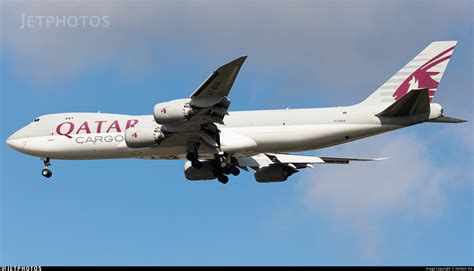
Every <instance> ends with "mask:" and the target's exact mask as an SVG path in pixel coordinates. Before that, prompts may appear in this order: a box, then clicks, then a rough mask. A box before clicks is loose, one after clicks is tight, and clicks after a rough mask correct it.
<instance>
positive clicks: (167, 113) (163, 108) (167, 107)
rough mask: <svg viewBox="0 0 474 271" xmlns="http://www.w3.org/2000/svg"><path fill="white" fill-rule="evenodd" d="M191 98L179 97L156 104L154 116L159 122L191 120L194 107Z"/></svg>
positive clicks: (168, 122)
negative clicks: (190, 103) (191, 104)
mask: <svg viewBox="0 0 474 271" xmlns="http://www.w3.org/2000/svg"><path fill="white" fill-rule="evenodd" d="M189 102H190V99H179V100H173V101H169V102H165V103H159V104H156V105H155V107H154V109H153V117H154V118H155V121H156V123H158V124H172V123H177V122H182V121H186V120H189V119H190V118H191V117H192V115H193V113H194V112H193V109H192V108H191V106H190V105H189Z"/></svg>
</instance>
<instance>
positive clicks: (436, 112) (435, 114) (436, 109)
mask: <svg viewBox="0 0 474 271" xmlns="http://www.w3.org/2000/svg"><path fill="white" fill-rule="evenodd" d="M441 116H443V107H442V106H441V105H440V104H437V103H431V104H430V116H429V119H436V118H439V117H441Z"/></svg>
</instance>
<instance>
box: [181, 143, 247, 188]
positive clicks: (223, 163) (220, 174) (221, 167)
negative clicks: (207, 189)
mask: <svg viewBox="0 0 474 271" xmlns="http://www.w3.org/2000/svg"><path fill="white" fill-rule="evenodd" d="M199 146H200V143H195V144H194V145H190V146H188V153H187V154H186V159H188V160H189V161H190V162H191V165H192V166H193V167H194V168H196V169H201V168H202V167H203V163H202V162H201V161H199V154H198V149H199ZM211 163H212V168H213V170H212V171H213V173H214V176H216V178H217V180H218V181H219V182H221V183H223V184H226V183H228V182H229V177H227V175H231V174H232V175H234V176H237V175H239V174H240V169H239V168H238V167H236V166H235V165H237V161H236V160H235V159H234V158H232V157H230V156H229V155H228V154H225V153H223V152H222V153H219V154H216V155H215V158H214V160H211Z"/></svg>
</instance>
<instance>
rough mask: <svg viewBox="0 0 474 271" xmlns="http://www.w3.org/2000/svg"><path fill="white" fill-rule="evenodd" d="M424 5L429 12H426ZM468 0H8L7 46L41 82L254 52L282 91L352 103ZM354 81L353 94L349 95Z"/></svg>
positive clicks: (462, 18) (462, 15)
mask: <svg viewBox="0 0 474 271" xmlns="http://www.w3.org/2000/svg"><path fill="white" fill-rule="evenodd" d="M426 5H429V6H430V9H429V12H422V13H419V12H418V10H419V9H420V8H423V7H424V6H426ZM470 5H471V1H455V2H449V3H448V2H445V1H439V2H437V1H416V2H413V3H412V2H403V1H384V2H378V1H364V2H360V1H358V2H353V1H297V2H293V1H292V2H272V3H271V4H269V3H268V2H267V1H244V2H233V1H223V2H221V1H199V2H193V1H173V2H169V1H139V2H132V1H119V2H116V1H114V2H111V1H95V2H94V1H85V2H82V1H81V2H79V1H67V2H66V1H64V2H58V1H41V2H40V1H7V2H5V3H4V4H3V13H2V30H3V32H4V35H3V36H4V37H3V39H4V42H3V44H4V45H3V46H4V47H5V48H7V50H8V51H7V52H9V55H11V59H12V61H13V63H14V64H15V70H16V72H17V74H19V75H20V76H21V77H23V78H25V80H32V81H33V82H52V81H55V80H59V81H67V80H72V79H74V78H77V77H78V76H80V75H81V74H82V73H84V72H86V71H87V70H90V69H92V68H97V67H101V65H105V64H107V63H116V66H117V67H119V69H120V70H121V71H122V73H123V74H129V73H130V72H132V74H133V75H138V74H141V73H144V72H145V73H146V72H151V71H150V70H156V69H157V67H159V65H160V63H161V62H162V60H161V59H160V57H161V56H164V55H170V54H171V55H172V56H177V55H179V56H190V57H193V58H202V57H206V58H207V60H209V61H210V60H211V59H216V63H218V62H217V61H222V59H230V58H232V57H233V56H236V55H242V54H249V55H250V57H251V59H252V61H254V62H253V63H255V64H254V65H257V66H258V69H257V70H258V71H259V73H265V71H267V70H277V72H278V73H281V74H285V75H286V76H285V79H284V80H283V82H282V85H281V90H280V89H276V90H275V91H276V92H279V91H282V92H283V89H287V88H288V87H292V88H294V87H295V86H297V87H298V88H299V89H308V92H309V93H308V94H309V95H314V91H313V90H314V89H316V88H317V87H320V88H323V89H328V90H333V89H337V90H338V91H334V93H333V95H330V96H328V97H325V99H330V100H334V101H336V100H339V101H340V100H341V98H342V99H343V102H345V103H346V102H356V101H359V100H361V99H362V98H364V96H365V95H366V94H367V90H366V89H367V88H373V89H375V88H376V87H377V86H378V84H381V83H382V82H383V79H385V78H388V76H390V75H391V74H393V73H394V72H396V70H397V69H398V68H399V67H401V66H402V65H404V64H405V62H406V61H408V60H409V59H410V57H412V56H414V55H415V54H416V52H414V51H413V50H421V49H422V48H423V46H426V45H427V44H428V43H429V42H431V41H432V40H433V39H437V38H439V37H442V36H445V33H448V32H450V31H451V28H452V27H451V26H453V25H456V28H457V29H460V30H462V29H465V28H468V25H469V24H468V23H469V17H470V16H469V15H470V13H469V10H470V8H469V7H470ZM22 14H27V15H73V16H78V15H89V16H92V15H99V16H109V17H110V26H109V27H107V28H78V29H71V28H54V27H53V28H34V29H26V30H20V29H19V28H20V25H21V16H22ZM441 15H442V16H441ZM414 17H416V18H417V21H429V22H430V23H429V26H427V27H425V28H423V29H419V28H418V27H414V25H413V18H414ZM408 18H409V20H408ZM466 25H467V26H466ZM463 26H464V27H463ZM10 52H11V54H10ZM400 55H403V56H404V59H403V61H400ZM393 63H397V65H398V66H397V67H394V66H393V65H394V64H393ZM346 88H350V89H351V91H353V92H354V93H353V94H354V95H347V91H344V89H346ZM309 90H311V91H309ZM359 91H360V92H361V93H358V92H359ZM362 91H363V92H364V93H362Z"/></svg>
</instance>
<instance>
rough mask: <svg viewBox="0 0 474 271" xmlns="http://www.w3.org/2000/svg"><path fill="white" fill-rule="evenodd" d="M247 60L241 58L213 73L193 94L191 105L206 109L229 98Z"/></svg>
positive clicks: (244, 57) (243, 57)
mask: <svg viewBox="0 0 474 271" xmlns="http://www.w3.org/2000/svg"><path fill="white" fill-rule="evenodd" d="M246 58H247V56H241V57H239V58H237V59H235V60H233V61H231V62H229V63H227V64H224V65H223V66H221V67H220V68H218V69H217V70H216V71H214V72H213V73H211V74H210V75H209V77H208V78H207V79H206V80H205V81H204V82H203V83H202V84H201V85H200V86H199V87H198V88H197V89H196V90H195V91H194V92H193V94H191V97H190V98H191V104H192V105H195V106H198V107H206V106H209V105H211V104H213V103H217V102H218V101H220V100H221V99H222V98H223V97H226V96H228V95H229V92H230V89H231V88H232V85H233V84H234V81H235V78H236V77H237V75H238V73H239V71H240V68H241V67H242V64H244V61H245V59H246Z"/></svg>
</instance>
